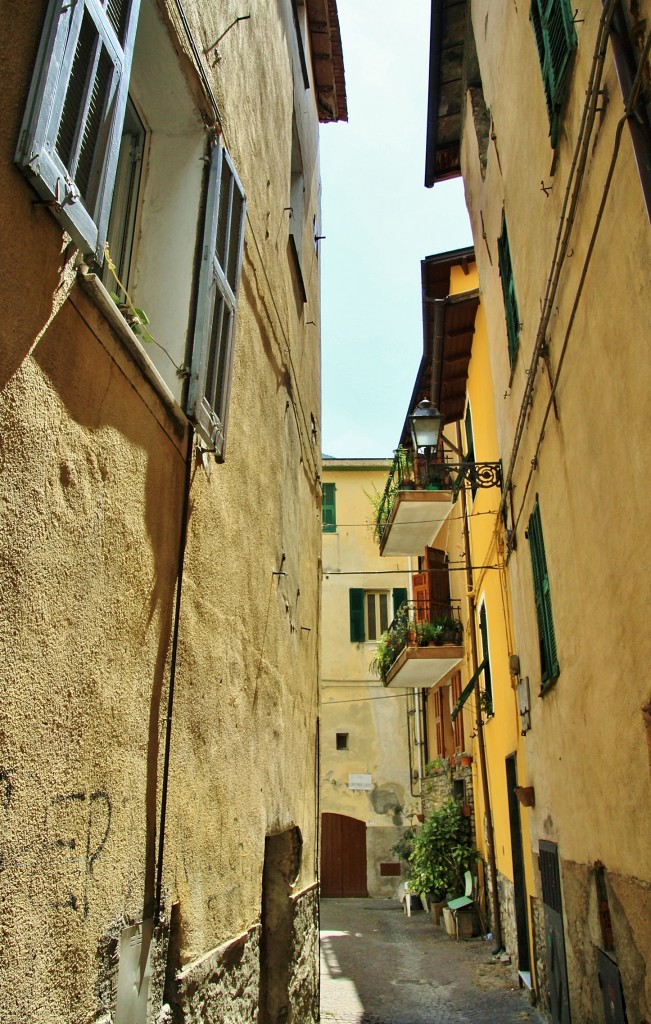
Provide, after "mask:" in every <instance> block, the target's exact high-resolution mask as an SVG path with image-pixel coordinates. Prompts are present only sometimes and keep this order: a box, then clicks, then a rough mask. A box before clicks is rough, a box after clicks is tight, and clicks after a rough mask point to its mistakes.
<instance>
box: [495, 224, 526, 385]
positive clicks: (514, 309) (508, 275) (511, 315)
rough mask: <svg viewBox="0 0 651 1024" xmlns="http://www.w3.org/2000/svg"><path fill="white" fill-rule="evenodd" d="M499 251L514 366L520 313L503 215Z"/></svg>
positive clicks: (507, 330) (507, 329) (511, 356)
mask: <svg viewBox="0 0 651 1024" xmlns="http://www.w3.org/2000/svg"><path fill="white" fill-rule="evenodd" d="M497 252H498V255H499V262H500V278H501V279H502V293H503V295H504V312H505V314H506V333H507V335H508V342H509V363H510V365H511V366H513V365H514V363H515V359H516V356H517V354H518V345H519V343H520V317H519V315H518V302H517V299H516V297H515V282H514V280H513V267H512V265H511V249H510V246H509V235H508V231H507V229H506V217H502V234H501V235H500V237H499V238H498V240H497Z"/></svg>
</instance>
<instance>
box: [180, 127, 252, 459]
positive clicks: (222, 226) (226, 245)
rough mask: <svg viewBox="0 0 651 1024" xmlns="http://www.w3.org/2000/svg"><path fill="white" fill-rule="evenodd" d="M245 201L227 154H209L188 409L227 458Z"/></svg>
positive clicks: (220, 151)
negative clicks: (226, 448)
mask: <svg viewBox="0 0 651 1024" xmlns="http://www.w3.org/2000/svg"><path fill="white" fill-rule="evenodd" d="M245 223H246V199H245V197H244V191H243V189H242V186H241V184H240V181H239V179H238V177H237V174H236V173H235V168H234V167H233V164H232V162H231V158H230V156H229V155H228V152H227V151H226V150H225V149H224V148H223V146H222V145H221V143H219V142H216V143H215V145H214V146H213V148H212V152H211V156H210V173H209V179H208V192H207V198H206V220H205V226H204V238H203V248H202V253H201V269H200V272H199V294H198V300H197V318H196V323H195V330H194V342H193V348H192V366H191V370H190V386H189V390H188V402H187V407H186V411H187V413H188V416H190V417H192V418H193V419H194V420H195V422H196V425H197V430H198V432H199V433H200V435H201V436H202V437H203V438H204V440H205V441H206V442H207V443H208V444H209V445H211V447H213V448H214V451H215V455H216V456H217V458H219V459H223V458H224V454H225V446H226V430H227V422H228V405H229V398H230V385H231V375H232V368H233V348H234V341H235V320H236V312H237V295H238V289H239V281H240V273H241V269H242V254H243V250H244V227H245Z"/></svg>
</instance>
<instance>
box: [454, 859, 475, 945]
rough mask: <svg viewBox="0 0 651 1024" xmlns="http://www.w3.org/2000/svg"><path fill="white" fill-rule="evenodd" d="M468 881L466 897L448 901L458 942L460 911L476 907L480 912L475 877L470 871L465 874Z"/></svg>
mask: <svg viewBox="0 0 651 1024" xmlns="http://www.w3.org/2000/svg"><path fill="white" fill-rule="evenodd" d="M464 877H465V880H466V891H465V895H463V896H457V897H456V899H454V900H448V910H449V911H450V912H451V914H452V917H453V918H454V930H455V932H456V937H457V942H458V941H459V921H458V919H457V915H458V913H459V911H460V910H467V909H468V908H469V907H474V908H475V910H477V911H478V909H479V908H478V907H477V904H476V902H475V899H474V896H473V885H474V883H473V877H472V875H471V873H470V871H466V873H465V876H464Z"/></svg>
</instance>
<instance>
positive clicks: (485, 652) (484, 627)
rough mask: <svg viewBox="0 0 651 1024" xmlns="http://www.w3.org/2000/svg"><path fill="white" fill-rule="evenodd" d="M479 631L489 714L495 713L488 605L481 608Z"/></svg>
mask: <svg viewBox="0 0 651 1024" xmlns="http://www.w3.org/2000/svg"><path fill="white" fill-rule="evenodd" d="M479 633H480V635H481V653H482V661H484V660H485V661H486V665H485V666H484V692H483V695H482V696H483V700H484V703H483V705H482V706H483V709H484V711H485V712H486V714H487V715H492V714H493V680H492V679H491V663H490V651H489V649H488V622H487V619H486V605H485V604H482V606H481V608H480V610H479Z"/></svg>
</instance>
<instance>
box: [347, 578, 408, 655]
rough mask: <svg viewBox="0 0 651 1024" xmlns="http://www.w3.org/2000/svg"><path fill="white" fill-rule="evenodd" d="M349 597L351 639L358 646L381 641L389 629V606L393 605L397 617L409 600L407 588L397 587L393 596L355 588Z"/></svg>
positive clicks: (380, 591) (381, 591)
mask: <svg viewBox="0 0 651 1024" xmlns="http://www.w3.org/2000/svg"><path fill="white" fill-rule="evenodd" d="M348 595H349V610H350V639H351V642H352V643H357V644H359V643H364V641H366V640H369V641H370V640H379V639H380V637H381V636H382V634H383V633H385V632H386V630H387V629H388V628H389V622H390V616H389V604H390V603H391V604H392V605H393V614H394V615H395V614H396V612H397V611H398V609H399V608H400V606H401V605H402V604H403V603H404V602H405V601H406V600H407V590H406V588H405V587H395V588H394V590H393V592H392V593H391V594H390V593H389V591H388V590H361V589H357V588H355V589H351V590H350V591H349V592H348ZM390 599H391V602H390Z"/></svg>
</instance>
